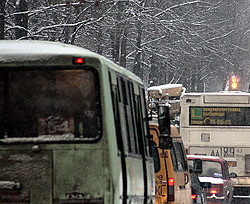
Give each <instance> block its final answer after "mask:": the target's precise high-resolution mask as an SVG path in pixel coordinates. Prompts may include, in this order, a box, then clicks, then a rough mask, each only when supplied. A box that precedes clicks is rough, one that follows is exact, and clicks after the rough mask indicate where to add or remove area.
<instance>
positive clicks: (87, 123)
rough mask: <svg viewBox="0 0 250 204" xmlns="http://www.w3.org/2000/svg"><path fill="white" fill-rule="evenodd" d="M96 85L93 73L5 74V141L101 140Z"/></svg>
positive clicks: (0, 106) (0, 81)
mask: <svg viewBox="0 0 250 204" xmlns="http://www.w3.org/2000/svg"><path fill="white" fill-rule="evenodd" d="M98 84H99V82H98V75H97V74H96V73H95V72H94V71H93V69H89V68H88V69H77V70H76V69H69V68H66V69H65V68H64V69H56V68H55V67H50V68H46V69H41V68H40V69H36V70H30V69H23V70H15V69H14V68H13V69H6V70H4V71H1V72H0V96H1V97H0V139H1V141H12V142H13V141H21V140H22V141H25V140H26V141H29V140H33V141H34V140H36V141H54V140H56V141H61V140H74V141H77V140H79V141H82V140H87V141H89V140H97V139H98V138H99V137H100V134H101V121H100V120H101V110H100V101H99V99H100V96H99V85H98ZM14 138H15V140H14Z"/></svg>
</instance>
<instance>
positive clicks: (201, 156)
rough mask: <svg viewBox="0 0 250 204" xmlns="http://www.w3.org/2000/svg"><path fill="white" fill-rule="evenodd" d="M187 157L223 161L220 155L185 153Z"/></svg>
mask: <svg viewBox="0 0 250 204" xmlns="http://www.w3.org/2000/svg"><path fill="white" fill-rule="evenodd" d="M187 159H190V160H191V159H201V160H206V161H217V162H223V161H225V160H224V159H222V158H221V157H216V156H205V155H187Z"/></svg>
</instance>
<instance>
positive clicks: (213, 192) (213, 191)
mask: <svg viewBox="0 0 250 204" xmlns="http://www.w3.org/2000/svg"><path fill="white" fill-rule="evenodd" d="M210 193H211V194H217V193H218V192H217V191H216V190H215V189H211V191H210Z"/></svg>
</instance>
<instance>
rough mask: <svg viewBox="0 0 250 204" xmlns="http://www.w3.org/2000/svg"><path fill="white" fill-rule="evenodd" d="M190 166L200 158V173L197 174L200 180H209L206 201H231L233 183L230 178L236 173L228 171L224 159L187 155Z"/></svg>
mask: <svg viewBox="0 0 250 204" xmlns="http://www.w3.org/2000/svg"><path fill="white" fill-rule="evenodd" d="M187 158H188V162H189V165H190V166H193V161H194V160H195V159H197V158H199V159H201V160H202V169H203V171H202V173H201V174H200V175H199V180H200V181H201V182H211V187H210V188H207V189H206V190H205V191H206V196H207V201H208V203H231V201H232V199H233V185H232V180H231V178H235V177H236V174H235V173H231V174H229V172H228V166H227V163H226V161H225V160H224V159H222V158H220V157H212V156H200V155H187Z"/></svg>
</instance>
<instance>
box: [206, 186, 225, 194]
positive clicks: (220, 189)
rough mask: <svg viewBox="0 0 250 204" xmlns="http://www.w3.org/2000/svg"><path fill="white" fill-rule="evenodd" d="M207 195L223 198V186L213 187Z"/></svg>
mask: <svg viewBox="0 0 250 204" xmlns="http://www.w3.org/2000/svg"><path fill="white" fill-rule="evenodd" d="M207 194H208V195H216V196H223V185H212V187H211V188H210V189H209V191H208V193H207Z"/></svg>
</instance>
